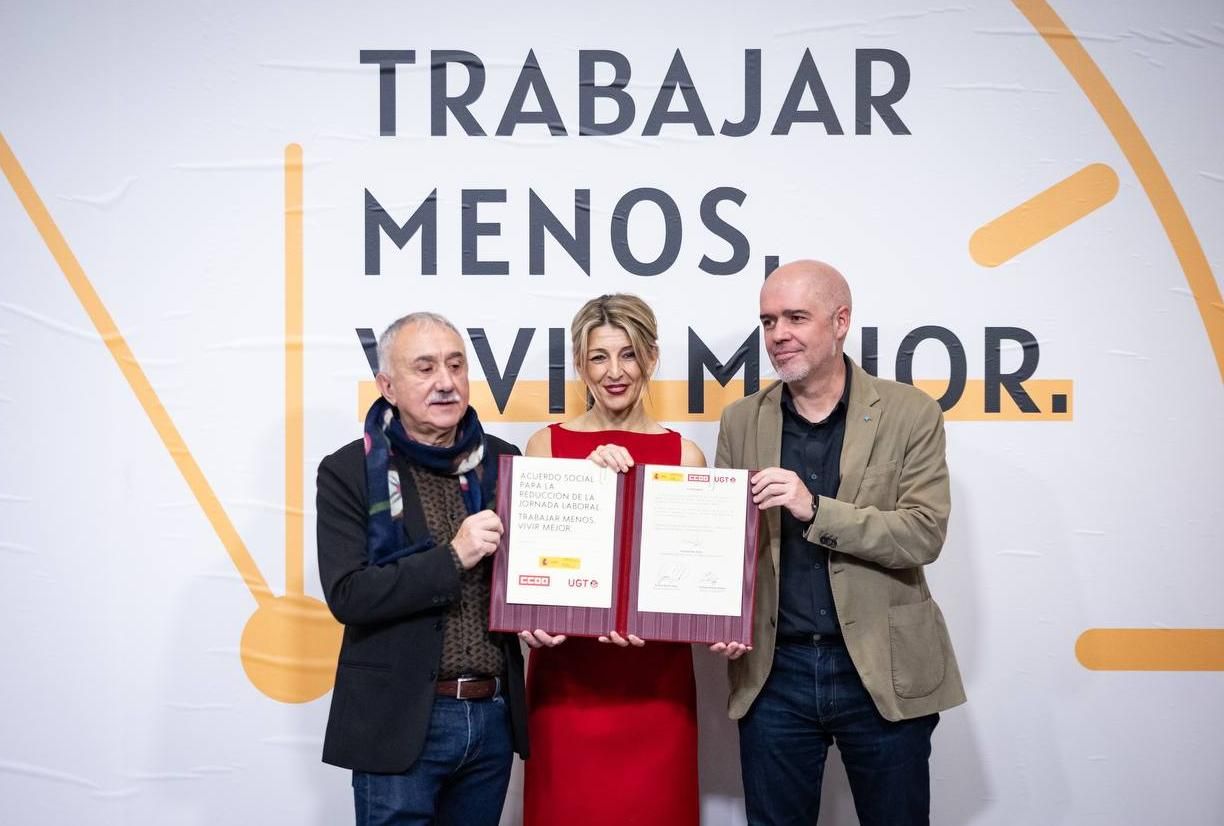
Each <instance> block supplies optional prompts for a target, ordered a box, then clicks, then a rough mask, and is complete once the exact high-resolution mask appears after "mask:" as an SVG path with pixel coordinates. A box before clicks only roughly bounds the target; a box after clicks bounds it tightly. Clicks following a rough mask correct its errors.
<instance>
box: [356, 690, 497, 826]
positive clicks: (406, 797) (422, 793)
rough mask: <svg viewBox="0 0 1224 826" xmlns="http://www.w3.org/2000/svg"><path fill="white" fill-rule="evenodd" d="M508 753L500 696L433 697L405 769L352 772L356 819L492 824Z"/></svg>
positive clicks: (373, 824)
mask: <svg viewBox="0 0 1224 826" xmlns="http://www.w3.org/2000/svg"><path fill="white" fill-rule="evenodd" d="M512 759H513V755H512V750H511V745H510V715H509V712H508V710H507V708H506V702H505V700H504V699H503V698H501V697H494V698H492V699H489V700H453V699H449V698H446V697H438V698H436V699H435V700H434V705H433V714H432V715H431V717H430V720H429V733H428V734H427V735H426V737H425V746H424V747H423V748H422V749H421V754H420V756H419V757H418V758H417V759H416V762H415V763H413V764H412V765H411V766H409V767H408V771H406V772H403V773H402V774H373V773H371V772H361V771H355V772H353V799H354V802H355V803H356V808H357V826H391V824H395V826H410V824H412V825H413V826H415V824H421V826H425V824H439V826H485V825H486V824H487V826H497V822H498V820H499V819H500V818H501V810H502V804H503V803H504V802H505V800H506V788H507V786H509V785H510V764H511V761H512Z"/></svg>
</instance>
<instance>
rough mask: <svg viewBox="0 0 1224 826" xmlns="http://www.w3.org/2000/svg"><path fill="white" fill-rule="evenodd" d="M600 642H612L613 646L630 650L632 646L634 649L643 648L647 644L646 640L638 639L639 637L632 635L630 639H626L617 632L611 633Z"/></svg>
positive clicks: (600, 639) (601, 638)
mask: <svg viewBox="0 0 1224 826" xmlns="http://www.w3.org/2000/svg"><path fill="white" fill-rule="evenodd" d="M599 641H600V642H610V643H612V644H613V645H619V646H620V647H621V648H628V647H629V646H631V645H632V646H633V647H634V648H641V647H642V646H643V645H645V644H646V640H644V639H642V638H641V637H637V636H634V635H633V634H630V635H629V636H628V638H625V637H622V636H621V635H620V634H618V633H616V632H615V631H609V632H608V635H607V636H605V637H600V638H599Z"/></svg>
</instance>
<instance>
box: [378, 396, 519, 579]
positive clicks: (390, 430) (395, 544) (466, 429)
mask: <svg viewBox="0 0 1224 826" xmlns="http://www.w3.org/2000/svg"><path fill="white" fill-rule="evenodd" d="M398 412H399V411H398V410H396V408H395V407H393V406H392V405H391V403H390V402H388V401H387V400H386V399H384V398H382V397H379V399H378V400H377V401H375V402H374V404H373V405H372V406H371V407H370V412H369V413H367V414H366V420H365V467H366V492H367V498H368V501H369V503H370V508H369V512H368V516H367V519H366V556H367V558H368V559H369V562H370V564H371V565H385V564H387V563H388V562H393V561H395V560H396V559H399V558H400V557H403V556H408V555H409V554H414V553H417V552H418V551H423V550H425V549H426V548H431V547H433V546H434V545H437V544H438V542H437V540H435V539H434V537H432V536H430V535H428V534H426V536H425V537H424V538H422V539H421V540H419V541H417V542H414V543H413V544H411V545H405V544H404V530H403V524H402V520H403V515H404V508H403V500H402V498H401V496H400V487H401V485H400V476H399V472H398V471H397V470H396V469H395V466H394V464H393V462H392V457H393V456H394V457H399V458H401V459H404V460H405V461H408V462H411V463H412V464H414V465H418V466H420V467H423V468H426V469H428V470H432V471H435V472H437V473H444V474H448V475H451V476H458V477H459V488H460V490H461V491H462V493H463V504H464V505H465V506H466V507H467V511H468V513H469V514H472V513H476V512H477V511H479V510H481V509H482V508H483V507H485V504H486V503H489V502H492V501H493V489H494V486H495V485H496V484H497V462H496V460H495V459H494V457H493V456H492V455H491V454H489V453H488V451H486V450H485V438H484V430H483V429H482V428H481V426H480V419H479V418H477V416H476V410H475V409H474V408H471V407H469V408H468V409H467V412H466V413H464V414H463V418H462V419H461V420H460V422H459V427H458V429H457V430H456V433H455V443H454V444H453V445H451V446H450V447H436V446H434V445H427V444H423V443H422V442H418V441H415V440H413V439H412V437H411V436H409V435H408V432H407V431H406V430H404V426H403V425H402V424H401V423H400V420H399V416H398V415H397V414H398Z"/></svg>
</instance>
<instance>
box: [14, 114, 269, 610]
mask: <svg viewBox="0 0 1224 826" xmlns="http://www.w3.org/2000/svg"><path fill="white" fill-rule="evenodd" d="M0 168H2V169H3V170H4V175H5V177H6V178H8V182H9V185H10V186H11V187H12V188H13V192H14V193H16V195H17V199H18V200H19V201H21V205H22V207H24V208H25V211H26V214H27V215H29V216H30V220H31V221H33V222H34V227H35V228H36V229H37V230H38V233H39V235H41V236H42V238H43V242H44V243H45V244H46V245H47V249H48V250H49V251H50V252H51V255H52V257H53V258H54V259H55V262H56V263H57V264H59V268H60V270H62V271H63V273H64V277H65V278H67V279H68V285H69V286H70V287H72V291H73V292H74V293H76V297H77V299H78V300H79V301H80V302H81V306H82V307H83V308H84V309H85V313H86V314H87V315H88V316H89V320H90V321H92V322H93V325H94V327H95V328H96V329H97V331H98V335H100V336H101V337H102V341H103V343H105V344H106V348H107V349H108V350H110V354H111V356H112V357H113V358H114V359H115V363H116V364H118V365H119V370H120V372H122V373H123V377H124V378H125V379H127V382H128V384H129V385H130V386H131V388H132V392H133V393H135V394H136V399H137V400H138V401H139V402H140V406H141V407H142V408H144V411H145V414H146V415H147V416H148V417H149V422H150V423H151V424H152V425H153V429H154V430H156V431H157V435H158V436H160V437H161V440H162V444H164V445H165V446H166V451H167V452H168V453H169V454H170V458H171V459H173V460H174V464H175V465H177V466H178V469H179V473H181V474H183V479H184V480H185V481H186V482H187V487H189V488H190V489H191V492H192V493H193V494H194V495H195V498H196V501H197V502H199V503H200V508H201V509H202V510H203V511H204V515H205V517H207V519H208V521H209V522H210V523H212V527H213V530H214V531H216V533H217V537H218V538H219V539H220V540H221V544H222V545H223V546H224V547H225V550H226V551H227V552H228V553H229V555H230V559H232V560H233V562H234V567H236V568H237V569H238V573H239V574H241V576H242V580H243V582H245V583H246V586H247V588H248V589H250V591H251V596H253V597H255V601H256V602H257V603H259V605H261V606H263V605H267V604H269V603H271V602H272V601H273V600H274V598H273V596H272V590H271V589H270V588H269V587H268V583H267V580H265V579H264V578H263V575H262V574H261V573H260V572H259V567H258V566H257V565H256V564H255V560H254V559H253V558H252V557H251V554H250V552H249V551H248V550H247V547H246V543H244V542H243V541H242V537H241V536H239V535H238V530H237V529H236V528H235V527H234V523H233V522H231V521H230V518H229V516H228V515H227V514H226V512H225V509H224V508H223V507H222V506H221V501H220V500H219V499H218V498H217V494H216V492H214V491H213V489H212V486H211V485H210V484H208V479H206V478H205V477H204V471H202V470H201V469H200V466H199V464H197V463H196V460H195V457H193V456H192V455H191V451H190V450H188V449H187V443H186V442H184V441H183V436H182V434H181V433H179V431H178V428H177V427H175V426H174V422H173V421H172V420H171V418H170V414H169V413H168V412H166V408H165V405H163V404H162V402H161V399H160V398H158V396H157V391H155V390H154V389H153V385H152V384H150V383H149V377H148V376H146V375H145V372H144V370H143V369H142V368H141V366H140V362H138V361H137V360H136V356H135V354H133V353H132V349H131V348H130V347H128V343H127V341H126V340H125V339H124V338H123V334H122V333H121V332H119V327H118V326H117V325H116V324H115V320H114V319H113V318H111V315H110V313H109V312H108V311H107V309H106V306H105V305H104V304H103V303H102V299H101V298H100V297H99V296H98V293H97V291H96V290H94V288H93V285H92V284H91V283H89V278H88V277H87V276H86V275H85V271H84V270H83V269H82V268H81V264H80V262H79V261H77V258H76V256H75V255H74V254H73V252H72V249H71V248H70V247H69V246H68V242H67V241H66V240H65V239H64V236H63V233H61V232H60V231H59V227H57V226H56V225H55V219H53V218H52V217H51V213H50V212H48V211H47V207H46V204H44V203H43V201H42V198H40V197H39V196H38V191H37V190H35V189H34V185H33V184H32V183H30V179H29V178H28V177H27V176H26V174H25V170H24V169H22V168H21V164H20V163H19V162H18V161H17V156H16V155H14V154H13V150H12V149H11V148H10V147H9V145H8V141H6V140H5V139H4V135H3V134H2V133H0Z"/></svg>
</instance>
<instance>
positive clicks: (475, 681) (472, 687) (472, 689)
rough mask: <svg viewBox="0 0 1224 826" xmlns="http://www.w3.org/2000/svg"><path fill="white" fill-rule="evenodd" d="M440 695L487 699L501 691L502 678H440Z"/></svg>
mask: <svg viewBox="0 0 1224 826" xmlns="http://www.w3.org/2000/svg"><path fill="white" fill-rule="evenodd" d="M436 685H437V694H438V696H439V697H450V698H451V699H453V700H487V699H489V698H490V697H496V696H497V695H498V694H500V693H501V680H500V679H498V678H497V677H459V678H458V679H455V680H438V682H437V684H436Z"/></svg>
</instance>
